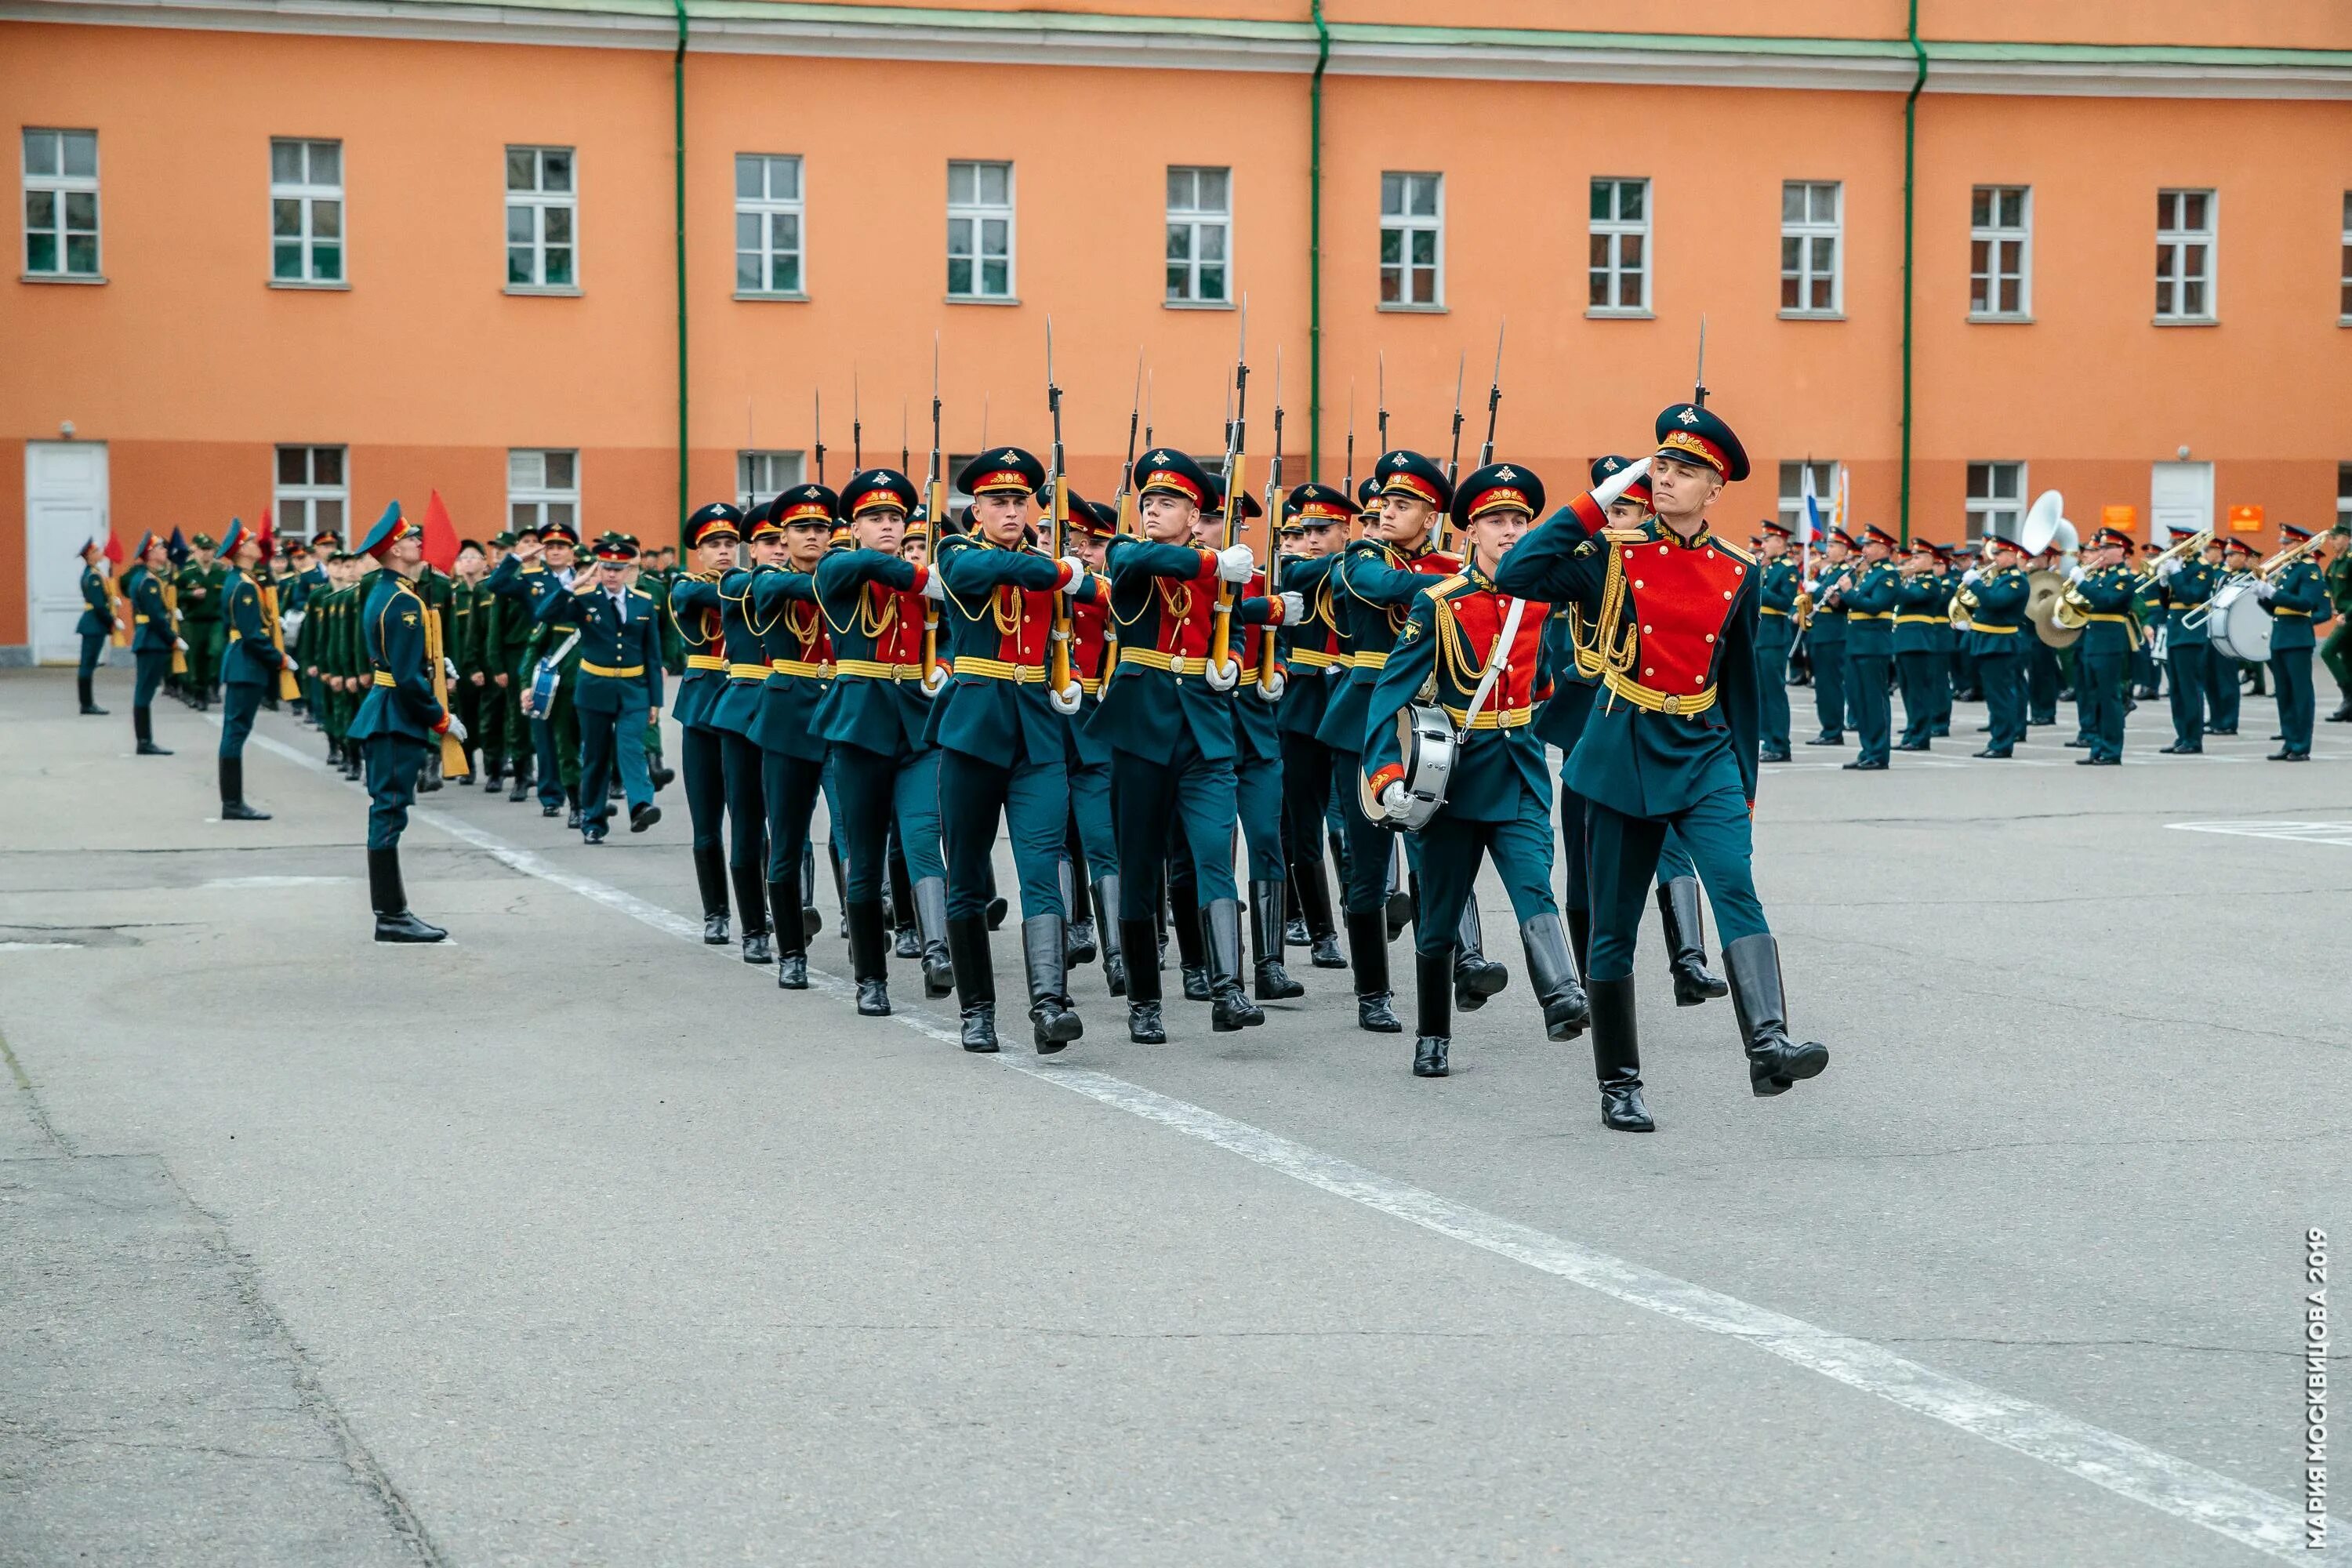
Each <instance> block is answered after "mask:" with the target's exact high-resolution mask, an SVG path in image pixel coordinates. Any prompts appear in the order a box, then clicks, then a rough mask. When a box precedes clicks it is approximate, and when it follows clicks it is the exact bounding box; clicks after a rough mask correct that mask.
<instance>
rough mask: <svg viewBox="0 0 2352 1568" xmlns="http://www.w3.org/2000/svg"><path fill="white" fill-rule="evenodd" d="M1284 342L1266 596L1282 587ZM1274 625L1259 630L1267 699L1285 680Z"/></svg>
mask: <svg viewBox="0 0 2352 1568" xmlns="http://www.w3.org/2000/svg"><path fill="white" fill-rule="evenodd" d="M1281 522H1282V345H1281V344H1279V343H1276V345H1275V348H1274V461H1273V463H1272V464H1271V465H1269V466H1268V467H1267V468H1266V470H1265V596H1266V597H1267V598H1269V599H1271V598H1273V597H1274V596H1275V595H1276V594H1279V593H1280V592H1281V591H1282V584H1281V574H1282V530H1281V526H1280V525H1281ZM1278 652H1279V650H1278V649H1277V648H1276V639H1275V628H1274V627H1273V626H1260V627H1259V628H1258V634H1257V694H1258V695H1259V696H1260V697H1263V698H1265V700H1267V701H1268V702H1279V701H1281V700H1282V689H1283V687H1284V685H1285V684H1286V681H1285V679H1284V674H1283V668H1282V660H1281V659H1280V658H1278V657H1277V654H1278Z"/></svg>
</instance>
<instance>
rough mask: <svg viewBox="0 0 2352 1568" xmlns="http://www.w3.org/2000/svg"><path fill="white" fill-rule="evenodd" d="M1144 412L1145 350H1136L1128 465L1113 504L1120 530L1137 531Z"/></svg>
mask: <svg viewBox="0 0 2352 1568" xmlns="http://www.w3.org/2000/svg"><path fill="white" fill-rule="evenodd" d="M1142 414H1143V351H1142V350H1141V349H1138V350H1136V351H1135V400H1134V401H1133V402H1132V403H1130V404H1129V405H1128V409H1127V466H1126V467H1125V468H1121V469H1119V471H1118V494H1117V495H1116V496H1113V497H1112V498H1111V504H1112V505H1113V506H1116V507H1117V508H1118V531H1119V532H1121V533H1123V534H1125V533H1133V532H1134V531H1135V426H1136V424H1137V422H1138V421H1139V419H1140V418H1141V417H1142Z"/></svg>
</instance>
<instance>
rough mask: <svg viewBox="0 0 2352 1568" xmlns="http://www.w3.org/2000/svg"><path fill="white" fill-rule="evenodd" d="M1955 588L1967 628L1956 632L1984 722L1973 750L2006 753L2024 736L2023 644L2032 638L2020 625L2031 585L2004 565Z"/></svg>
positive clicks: (1990, 754) (1989, 754)
mask: <svg viewBox="0 0 2352 1568" xmlns="http://www.w3.org/2000/svg"><path fill="white" fill-rule="evenodd" d="M1960 593H1961V595H1962V601H1961V602H1962V604H1963V605H1964V607H1966V608H1967V610H1968V612H1969V623H1968V628H1967V630H1965V631H1963V632H1962V633H1961V634H1960V635H1961V636H1962V637H1965V638H1966V639H1967V641H1968V649H1969V656H1970V657H1971V658H1974V659H1975V660H1976V667H1977V679H1978V682H1979V684H1980V685H1981V686H1982V687H1983V688H1984V698H1985V714H1986V718H1987V720H1988V721H1989V722H1990V729H1989V730H1988V731H1987V732H1986V736H1987V738H1986V740H1985V744H1984V750H1983V751H1981V752H1978V753H1977V755H1979V756H1981V757H2006V756H2009V755H2010V754H2011V752H2013V751H2014V750H2015V748H2016V746H2017V743H2018V742H2021V741H2022V740H2024V739H2025V668H2024V666H2025V657H2024V656H2025V644H2026V643H2028V642H2032V641H2036V640H2038V639H2036V638H2035V637H2034V636H2033V634H2032V632H2031V631H2029V630H2026V629H2025V602H2026V600H2027V598H2028V597H2030V596H2031V589H2030V588H2029V587H2028V586H2027V584H2026V581H2025V574H2024V573H2023V572H2021V571H2020V570H2019V569H2018V568H2016V567H2014V566H2008V567H2002V568H2000V569H1997V570H1994V571H1990V572H1984V573H1980V574H1979V575H1978V576H1977V579H1976V581H1975V582H1973V583H1969V582H1965V581H1964V582H1963V583H1962V584H1961V585H1960Z"/></svg>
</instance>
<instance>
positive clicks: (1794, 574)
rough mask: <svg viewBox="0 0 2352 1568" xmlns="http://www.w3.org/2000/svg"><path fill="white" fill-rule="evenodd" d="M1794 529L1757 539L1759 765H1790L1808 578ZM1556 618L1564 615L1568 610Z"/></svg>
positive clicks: (1768, 526) (1766, 531)
mask: <svg viewBox="0 0 2352 1568" xmlns="http://www.w3.org/2000/svg"><path fill="white" fill-rule="evenodd" d="M1789 539H1790V533H1789V525H1788V524H1786V523H1784V522H1781V521H1778V520H1775V519H1769V518H1768V519H1766V520H1765V521H1764V523H1763V531H1762V532H1761V533H1760V534H1759V536H1758V539H1757V559H1758V560H1759V562H1761V563H1763V564H1762V572H1763V577H1762V586H1761V594H1762V597H1761V599H1760V600H1759V603H1758V605H1757V609H1758V611H1759V614H1761V616H1763V619H1762V620H1760V621H1759V622H1758V623H1757V626H1756V657H1757V658H1758V660H1759V663H1758V665H1757V669H1756V680H1757V692H1758V695H1759V696H1760V697H1761V698H1762V699H1763V704H1764V706H1763V726H1764V731H1763V741H1762V746H1763V750H1762V752H1761V753H1760V754H1759V757H1758V760H1759V762H1767V763H1785V762H1787V761H1788V760H1789V647H1790V644H1791V643H1792V642H1794V641H1795V640H1796V626H1797V621H1796V612H1797V595H1798V593H1799V591H1800V590H1801V589H1802V588H1803V587H1804V574H1803V573H1802V572H1801V571H1800V570H1799V569H1798V566H1797V563H1795V562H1793V561H1791V560H1790V559H1789ZM1552 613H1553V614H1554V615H1556V616H1557V615H1563V614H1565V613H1567V610H1566V606H1562V608H1561V609H1559V610H1555V611H1553V612H1552ZM1553 668H1555V669H1557V668H1559V667H1558V666H1554V667H1553Z"/></svg>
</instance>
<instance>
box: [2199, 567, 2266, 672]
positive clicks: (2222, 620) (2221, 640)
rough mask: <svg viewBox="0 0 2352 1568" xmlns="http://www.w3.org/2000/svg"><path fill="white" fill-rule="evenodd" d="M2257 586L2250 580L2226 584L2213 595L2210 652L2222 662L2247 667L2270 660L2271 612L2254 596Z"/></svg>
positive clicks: (2247, 578)
mask: <svg viewBox="0 0 2352 1568" xmlns="http://www.w3.org/2000/svg"><path fill="white" fill-rule="evenodd" d="M2257 586H2259V584H2257V583H2256V582H2255V581H2254V579H2252V578H2251V577H2242V578H2240V579H2239V580H2238V581H2236V582H2234V583H2227V584H2223V585H2222V586H2221V591H2220V592H2218V593H2216V594H2215V595H2213V601H2212V605H2211V608H2210V612H2209V614H2210V619H2209V620H2208V622H2207V625H2208V626H2210V636H2211V637H2212V639H2213V650H2214V651H2215V652H2216V653H2219V654H2220V655H2221V657H2222V658H2238V659H2243V660H2245V661H2246V662H2247V663H2248V664H2268V663H2269V662H2270V658H2271V611H2270V606H2269V605H2265V604H2263V602H2262V600H2261V599H2259V598H2257V597H2256V596H2255V594H2254V590H2255V588H2256V587H2257Z"/></svg>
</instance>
